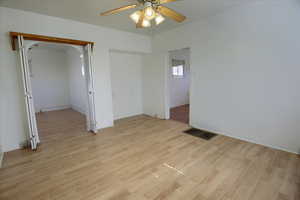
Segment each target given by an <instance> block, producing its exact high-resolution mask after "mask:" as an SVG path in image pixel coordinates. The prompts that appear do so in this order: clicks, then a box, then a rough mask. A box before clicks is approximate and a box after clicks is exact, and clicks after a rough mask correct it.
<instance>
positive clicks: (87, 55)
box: [84, 44, 97, 133]
mask: <svg viewBox="0 0 300 200" xmlns="http://www.w3.org/2000/svg"><path fill="white" fill-rule="evenodd" d="M84 66H85V77H86V83H87V96H88V113H87V129H88V131H92V132H94V133H96V132H97V122H96V112H95V91H94V77H93V76H94V68H93V65H92V48H91V44H88V45H86V46H85V47H84Z"/></svg>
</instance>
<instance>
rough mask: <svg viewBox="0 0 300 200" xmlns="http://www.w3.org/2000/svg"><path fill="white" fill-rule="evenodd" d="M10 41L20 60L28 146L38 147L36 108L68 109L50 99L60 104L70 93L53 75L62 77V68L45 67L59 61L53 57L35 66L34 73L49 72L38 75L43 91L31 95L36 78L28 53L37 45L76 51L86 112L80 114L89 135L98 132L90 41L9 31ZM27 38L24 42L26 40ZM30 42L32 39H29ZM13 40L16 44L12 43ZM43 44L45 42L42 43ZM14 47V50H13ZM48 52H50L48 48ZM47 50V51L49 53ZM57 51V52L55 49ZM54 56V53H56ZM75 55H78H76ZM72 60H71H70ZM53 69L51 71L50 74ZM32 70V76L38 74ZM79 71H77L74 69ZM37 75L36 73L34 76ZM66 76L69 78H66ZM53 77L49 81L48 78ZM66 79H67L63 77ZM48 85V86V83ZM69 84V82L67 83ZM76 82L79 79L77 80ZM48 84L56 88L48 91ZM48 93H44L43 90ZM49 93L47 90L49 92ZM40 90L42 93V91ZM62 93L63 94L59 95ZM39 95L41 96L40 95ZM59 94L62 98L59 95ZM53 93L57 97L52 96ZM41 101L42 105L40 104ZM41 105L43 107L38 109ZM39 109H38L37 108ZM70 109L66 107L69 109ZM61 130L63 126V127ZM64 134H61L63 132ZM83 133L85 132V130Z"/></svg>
mask: <svg viewBox="0 0 300 200" xmlns="http://www.w3.org/2000/svg"><path fill="white" fill-rule="evenodd" d="M11 38H12V47H13V50H15V49H18V53H19V57H20V68H21V72H22V80H23V87H24V94H25V108H26V115H27V122H28V136H29V137H28V141H29V142H30V146H31V148H32V149H33V150H35V149H36V148H37V144H38V143H40V137H39V131H38V128H37V120H36V114H35V113H36V111H35V110H36V109H37V112H40V113H42V112H49V111H57V110H62V109H67V108H68V107H67V106H69V105H64V104H61V103H60V104H56V105H54V104H53V102H56V103H57V102H58V100H57V99H56V100H53V98H52V97H56V98H58V99H59V102H66V101H65V100H66V99H68V97H66V96H68V95H69V94H70V92H69V91H68V92H67V91H66V90H65V88H67V87H64V86H62V85H63V84H62V83H63V79H64V78H61V77H60V75H57V74H56V75H53V74H55V73H57V71H58V72H59V73H62V74H64V72H63V71H64V69H62V67H59V68H56V69H54V70H53V68H51V67H49V68H48V67H47V65H49V64H50V65H51V63H55V62H56V61H57V60H56V59H58V60H59V58H52V59H50V60H48V62H43V61H42V62H41V64H40V65H41V66H42V67H37V68H36V70H37V71H39V70H40V71H43V70H41V69H44V68H45V66H46V67H47V69H46V71H47V70H50V71H48V73H40V75H41V74H43V75H42V78H41V77H40V80H38V82H39V83H38V84H37V88H42V86H43V85H44V86H46V87H45V88H43V89H40V92H38V91H39V90H38V89H37V90H36V89H35V95H33V83H32V80H31V79H32V78H33V77H34V76H35V75H34V73H33V70H32V69H30V68H33V67H34V66H33V65H32V63H31V62H33V61H32V60H31V61H29V57H30V56H29V54H30V50H32V49H33V48H35V47H39V46H41V45H42V46H44V45H45V46H48V47H49V46H50V47H51V48H54V47H55V48H58V49H60V50H62V49H65V48H75V49H77V50H78V51H79V52H80V53H79V54H77V56H78V57H79V58H80V59H81V62H80V63H78V65H79V66H80V70H79V71H80V72H81V74H82V75H83V74H84V75H83V77H84V78H83V82H84V83H85V84H83V85H84V86H83V87H84V88H85V91H84V92H83V94H82V95H83V96H84V95H85V98H86V102H87V103H85V105H86V110H85V111H83V112H84V114H85V119H86V130H88V131H92V132H97V124H96V115H95V104H94V94H95V92H94V79H93V77H94V70H93V67H92V62H91V59H92V56H91V54H92V44H93V43H91V42H85V41H78V40H69V39H64V38H53V37H48V36H41V35H33V34H24V33H15V32H11ZM24 38H26V39H27V40H25V39H24ZM31 39H32V40H31ZM15 40H16V41H15ZM44 41H46V42H44ZM16 44H17V48H16ZM48 50H49V49H48ZM48 50H47V51H48ZM55 51H57V49H56V50H55ZM56 53H57V52H56ZM77 53H78V52H77ZM72 61H74V60H72ZM31 65H32V66H31ZM44 70H45V69H44ZM51 70H52V71H51ZM37 71H35V73H36V72H37ZM77 71H78V70H77ZM37 74H39V73H37ZM67 76H69V75H67ZM49 77H52V78H49ZM57 77H60V80H57V79H56V78H57ZM65 79H66V78H65ZM50 82H51V84H50ZM69 82H70V83H71V81H69ZM76 82H78V79H76ZM50 85H52V86H53V85H56V87H54V89H53V88H51V89H50V87H49V86H50ZM70 85H72V86H73V85H74V84H70ZM43 90H47V92H46V93H45V91H43ZM49 90H50V91H49ZM41 91H42V92H41ZM62 91H64V94H62V93H61V92H62ZM48 92H49V93H51V94H52V95H50V97H49V96H48V98H45V96H47V95H46V94H47V93H48ZM41 93H43V94H42V95H41ZM58 93H60V94H61V95H59V94H58ZM38 94H40V95H41V97H42V98H40V99H39V100H37V101H38V102H39V103H40V104H35V103H34V102H35V100H34V96H38ZM54 94H56V96H55V95H54ZM41 99H44V100H45V101H46V102H42V100H41ZM41 102H42V103H41ZM41 105H42V106H43V107H41ZM39 106H40V107H39ZM71 108H72V107H70V108H68V109H71ZM62 127H63V126H62ZM62 132H64V131H62ZM85 132H86V131H85Z"/></svg>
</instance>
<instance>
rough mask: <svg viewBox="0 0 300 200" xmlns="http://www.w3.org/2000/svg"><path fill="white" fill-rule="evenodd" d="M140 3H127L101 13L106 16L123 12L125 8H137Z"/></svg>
mask: <svg viewBox="0 0 300 200" xmlns="http://www.w3.org/2000/svg"><path fill="white" fill-rule="evenodd" d="M139 5H140V4H131V5H127V6H122V7H120V8H115V9H112V10H109V11H106V12H103V13H101V14H100V15H101V16H106V15H111V14H115V13H118V12H121V11H124V10H128V9H131V8H135V7H137V6H139Z"/></svg>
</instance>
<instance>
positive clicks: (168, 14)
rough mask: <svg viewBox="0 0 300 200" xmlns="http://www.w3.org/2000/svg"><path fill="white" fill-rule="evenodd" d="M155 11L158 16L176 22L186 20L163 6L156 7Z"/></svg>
mask: <svg viewBox="0 0 300 200" xmlns="http://www.w3.org/2000/svg"><path fill="white" fill-rule="evenodd" d="M157 11H158V12H159V13H160V14H162V15H164V16H166V17H169V18H171V19H173V20H175V21H177V22H183V21H184V20H185V19H186V17H185V16H183V15H182V14H179V13H178V12H176V11H174V10H172V9H170V8H167V7H165V6H158V7H157Z"/></svg>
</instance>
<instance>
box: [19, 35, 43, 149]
mask: <svg viewBox="0 0 300 200" xmlns="http://www.w3.org/2000/svg"><path fill="white" fill-rule="evenodd" d="M17 39H18V47H19V49H18V51H19V56H20V62H21V71H22V80H23V87H24V99H25V106H26V114H27V122H28V129H29V139H30V144H31V149H32V150H36V149H37V144H38V143H39V136H38V131H37V124H36V118H35V112H34V106H33V97H32V90H31V82H30V76H29V69H28V58H27V52H26V49H25V45H24V39H23V36H18V38H17Z"/></svg>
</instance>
